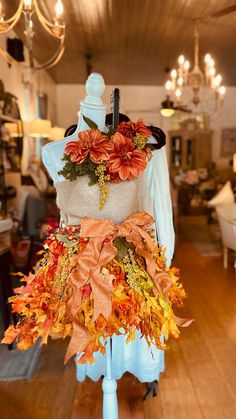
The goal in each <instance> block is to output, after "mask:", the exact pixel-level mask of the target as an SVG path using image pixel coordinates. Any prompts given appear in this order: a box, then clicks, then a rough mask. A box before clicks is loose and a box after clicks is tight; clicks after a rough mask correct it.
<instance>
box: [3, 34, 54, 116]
mask: <svg viewBox="0 0 236 419" xmlns="http://www.w3.org/2000/svg"><path fill="white" fill-rule="evenodd" d="M8 36H9V37H14V36H15V35H14V33H13V32H11V33H10V35H8ZM6 38H7V36H4V35H1V36H0V46H1V48H2V49H3V50H6ZM0 79H1V80H2V81H3V83H4V86H5V90H6V91H9V92H10V93H13V94H15V96H17V98H18V103H19V107H20V111H21V117H22V118H23V119H27V117H29V118H34V117H35V115H34V106H35V103H36V101H35V98H36V94H37V91H42V92H44V93H46V94H47V95H48V97H49V109H48V113H49V115H48V116H49V119H51V120H52V122H53V123H56V83H55V82H54V80H53V79H52V78H51V77H50V76H49V75H48V74H47V72H46V71H38V72H34V73H32V72H31V71H29V70H22V68H21V67H20V66H17V65H13V66H11V67H9V66H8V64H7V63H6V61H5V60H4V59H3V58H2V57H1V56H0ZM24 81H25V82H29V83H30V86H31V89H30V92H31V105H30V108H29V109H26V101H25V92H24V90H25V89H24Z"/></svg>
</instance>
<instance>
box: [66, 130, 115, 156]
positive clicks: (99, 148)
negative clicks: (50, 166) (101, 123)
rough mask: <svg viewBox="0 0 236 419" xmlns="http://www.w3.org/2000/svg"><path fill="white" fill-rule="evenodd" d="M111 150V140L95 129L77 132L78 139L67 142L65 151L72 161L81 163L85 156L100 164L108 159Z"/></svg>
mask: <svg viewBox="0 0 236 419" xmlns="http://www.w3.org/2000/svg"><path fill="white" fill-rule="evenodd" d="M112 150H113V144H112V141H111V140H110V139H109V138H108V137H107V136H106V135H105V134H102V133H101V132H100V131H99V130H97V129H91V130H87V131H82V132H79V134H78V141H70V142H69V143H67V145H66V148H65V153H66V154H67V155H68V156H70V160H71V161H72V162H73V163H78V164H81V163H83V162H84V160H85V159H86V157H87V156H89V158H90V160H92V162H94V163H97V164H100V163H102V162H103V161H106V160H108V159H109V153H110V152H111V151H112Z"/></svg>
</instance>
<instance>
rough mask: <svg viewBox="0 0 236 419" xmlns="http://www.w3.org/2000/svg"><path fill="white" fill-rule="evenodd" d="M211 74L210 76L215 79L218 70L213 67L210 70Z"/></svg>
mask: <svg viewBox="0 0 236 419" xmlns="http://www.w3.org/2000/svg"><path fill="white" fill-rule="evenodd" d="M209 74H210V76H211V77H214V76H215V74H216V69H215V67H211V68H210V70H209Z"/></svg>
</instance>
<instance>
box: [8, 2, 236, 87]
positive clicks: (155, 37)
mask: <svg viewBox="0 0 236 419" xmlns="http://www.w3.org/2000/svg"><path fill="white" fill-rule="evenodd" d="M2 3H3V7H4V11H5V12H7V16H9V15H10V14H11V13H12V12H14V10H16V7H17V4H18V1H17V0H11V2H9V0H4V1H2ZM63 3H64V9H65V13H64V17H65V20H66V25H67V34H66V51H65V54H64V56H63V58H62V60H61V61H60V63H59V64H58V65H57V66H56V67H54V68H52V69H50V70H49V73H50V75H51V76H52V77H53V79H54V80H55V81H56V82H57V83H84V82H85V80H86V77H87V68H86V58H85V56H86V54H91V55H92V59H91V65H92V71H96V72H100V73H101V74H102V75H103V76H104V78H105V81H106V84H117V85H118V84H119V85H121V84H134V85H156V84H162V83H163V82H164V81H165V80H166V78H167V76H166V73H165V69H166V68H168V67H169V68H172V67H173V66H175V65H176V61H177V57H178V55H179V54H180V53H181V52H183V53H184V55H185V56H186V57H187V58H188V59H189V60H190V61H191V62H192V61H193V19H194V18H198V17H200V18H203V17H205V18H204V19H203V20H201V21H200V23H199V30H200V53H201V55H202V57H203V56H204V54H205V53H206V52H210V53H211V54H212V56H213V57H214V58H215V61H216V68H217V71H218V72H220V73H221V74H222V76H223V79H224V83H225V84H226V85H236V50H235V33H236V12H233V13H231V14H228V15H226V16H224V17H219V18H211V17H209V16H211V15H212V14H213V13H214V12H217V11H218V10H221V9H224V8H226V7H229V6H231V5H235V4H236V0H234V1H227V0H64V1H63ZM39 4H40V5H41V9H42V10H43V11H44V13H45V14H46V15H47V16H48V17H49V16H50V15H52V11H53V7H54V5H55V0H47V1H40V0H39ZM22 27H23V23H22V22H20V23H19V24H18V27H17V34H18V36H20V37H22V39H23V35H22ZM34 27H35V32H36V35H35V40H34V46H35V55H36V56H37V57H38V61H39V62H40V60H41V61H45V59H46V58H49V57H50V56H51V55H52V53H53V51H55V50H56V44H55V42H56V41H54V40H53V39H52V38H50V36H48V35H45V34H43V33H42V32H43V30H42V31H41V28H40V26H39V25H38V24H37V22H35V26H34Z"/></svg>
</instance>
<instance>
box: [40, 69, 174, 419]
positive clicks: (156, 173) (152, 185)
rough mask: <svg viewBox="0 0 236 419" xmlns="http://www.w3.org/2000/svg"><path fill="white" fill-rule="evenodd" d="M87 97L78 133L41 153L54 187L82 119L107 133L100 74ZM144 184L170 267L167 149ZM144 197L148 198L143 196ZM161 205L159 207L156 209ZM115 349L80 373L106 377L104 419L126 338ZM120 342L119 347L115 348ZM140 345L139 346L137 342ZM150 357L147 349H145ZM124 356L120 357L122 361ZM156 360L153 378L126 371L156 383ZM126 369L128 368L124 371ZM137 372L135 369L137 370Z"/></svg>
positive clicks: (112, 415)
mask: <svg viewBox="0 0 236 419" xmlns="http://www.w3.org/2000/svg"><path fill="white" fill-rule="evenodd" d="M85 87H86V92H87V96H86V98H85V100H83V101H81V102H80V112H79V113H78V115H79V121H78V126H77V129H76V131H75V132H74V133H73V134H72V135H71V136H69V137H67V138H64V139H61V140H59V141H56V142H54V143H49V144H47V145H46V146H45V147H44V148H43V151H42V159H43V163H44V165H45V166H46V168H47V170H48V172H49V174H50V176H51V177H52V179H53V181H54V183H56V184H58V183H60V182H62V181H64V177H62V176H60V175H59V174H58V171H59V170H61V169H62V167H63V165H64V163H63V161H62V160H61V159H62V157H63V154H64V149H65V145H66V144H67V142H69V141H71V140H75V139H77V135H78V132H80V131H83V130H86V129H88V126H87V124H86V123H85V121H84V119H83V117H82V115H85V116H86V117H88V118H90V119H91V120H93V121H94V122H95V123H96V124H97V125H98V128H99V129H100V130H102V131H104V130H105V115H106V106H105V105H104V104H103V102H102V100H101V96H102V94H103V93H104V90H105V84H104V80H103V78H102V76H101V75H100V74H97V73H92V74H91V75H90V76H89V78H88V80H87V82H86V86H85ZM140 178H141V182H144V183H143V190H144V191H147V190H148V191H149V195H150V199H151V200H149V202H146V201H145V197H144V198H143V203H142V204H143V210H145V211H147V212H149V213H150V214H153V216H154V218H155V220H158V222H156V227H157V230H158V238H159V243H160V245H162V246H165V247H166V257H167V261H168V263H170V261H171V258H172V255H173V243H174V232H173V224H172V209H171V201H170V194H169V180H168V168H167V162H166V155H165V147H163V148H162V149H161V150H158V151H157V152H155V153H153V158H152V160H151V161H150V163H149V165H148V168H147V170H146V173H145V177H142V176H141V177H140ZM144 195H145V194H144ZM157 203H158V205H157ZM112 340H113V349H112V356H111V344H110V339H108V340H107V343H106V357H104V356H102V355H101V354H100V353H98V354H97V356H95V358H96V359H97V363H95V364H93V365H92V366H90V365H80V366H79V367H78V369H77V378H78V380H83V379H84V378H85V376H86V375H88V376H89V377H91V378H92V379H93V380H97V379H98V378H99V377H100V376H101V375H105V378H104V380H103V392H104V398H103V418H104V419H117V418H118V408H117V397H116V379H118V378H119V377H120V376H121V375H122V374H123V372H124V370H122V368H121V371H120V370H119V367H118V366H117V365H116V361H117V362H119V360H120V362H121V364H122V361H123V358H122V354H120V353H118V352H117V351H116V349H117V348H118V346H120V345H121V343H122V345H123V347H124V348H125V346H126V344H125V337H124V336H114V338H112ZM116 342H118V345H116ZM136 344H137V342H136ZM142 345H144V343H143V342H142V340H140V339H139V346H140V347H141V348H142ZM133 350H136V348H135V343H134V344H133V343H132V344H129V347H128V345H127V349H124V351H127V359H129V360H130V359H132V351H133ZM145 351H146V353H147V347H145ZM120 355H121V357H120ZM154 355H155V356H153V354H152V353H151V351H149V356H150V359H152V357H153V358H155V362H156V369H153V371H151V372H152V373H153V378H150V375H149V377H146V376H145V371H141V372H140V374H139V373H138V374H136V372H135V371H133V368H132V362H131V364H128V366H127V369H126V370H128V371H130V372H134V374H135V375H136V376H137V377H138V378H139V379H140V380H141V381H144V382H145V381H153V380H154V379H156V376H157V375H159V373H160V372H161V371H163V370H164V359H163V356H164V355H163V351H161V350H157V349H155V354H154ZM124 368H126V367H124ZM134 369H135V366H134Z"/></svg>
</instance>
